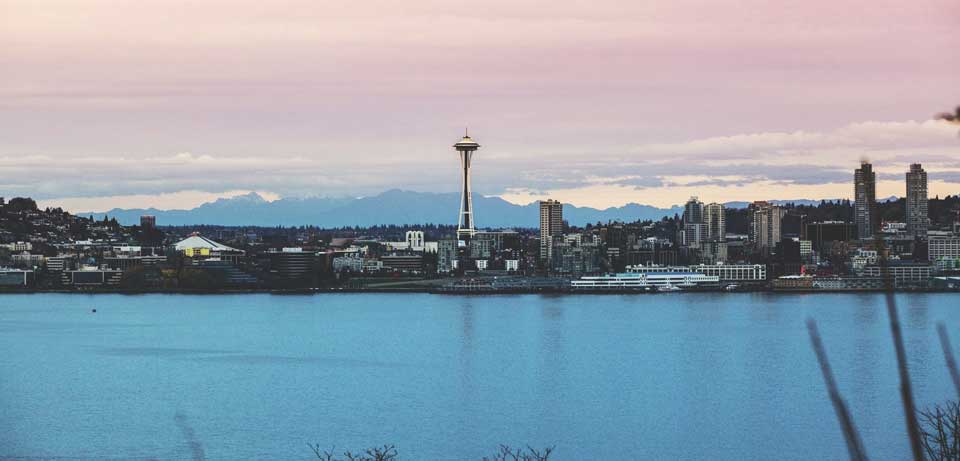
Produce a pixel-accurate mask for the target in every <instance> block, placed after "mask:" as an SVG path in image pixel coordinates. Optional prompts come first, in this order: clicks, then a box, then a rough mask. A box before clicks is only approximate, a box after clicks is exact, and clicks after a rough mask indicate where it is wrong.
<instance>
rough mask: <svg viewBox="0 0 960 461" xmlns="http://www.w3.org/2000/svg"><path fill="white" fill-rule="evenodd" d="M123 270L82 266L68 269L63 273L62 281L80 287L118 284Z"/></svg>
mask: <svg viewBox="0 0 960 461" xmlns="http://www.w3.org/2000/svg"><path fill="white" fill-rule="evenodd" d="M122 277H123V271H121V270H117V269H100V268H97V267H81V268H80V269H77V270H68V271H63V272H62V273H61V276H60V278H61V280H60V281H61V282H62V283H63V284H64V285H73V286H78V287H84V286H87V287H94V286H116V285H119V284H120V279H121V278H122Z"/></svg>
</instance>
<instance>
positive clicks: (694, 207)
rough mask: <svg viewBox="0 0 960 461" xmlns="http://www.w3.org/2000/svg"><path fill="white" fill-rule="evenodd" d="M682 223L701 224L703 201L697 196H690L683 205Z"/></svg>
mask: <svg viewBox="0 0 960 461" xmlns="http://www.w3.org/2000/svg"><path fill="white" fill-rule="evenodd" d="M683 223H684V224H703V202H701V201H700V199H699V198H697V197H690V200H687V204H686V205H684V206H683Z"/></svg>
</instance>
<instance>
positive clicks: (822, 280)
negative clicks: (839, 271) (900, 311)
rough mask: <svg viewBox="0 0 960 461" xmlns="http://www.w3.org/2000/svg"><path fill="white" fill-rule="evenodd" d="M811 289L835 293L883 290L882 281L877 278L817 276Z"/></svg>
mask: <svg viewBox="0 0 960 461" xmlns="http://www.w3.org/2000/svg"><path fill="white" fill-rule="evenodd" d="M813 288H815V289H818V290H836V291H870V290H879V289H882V288H883V279H880V278H878V277H852V276H836V275H834V276H827V277H823V276H817V277H815V278H814V279H813Z"/></svg>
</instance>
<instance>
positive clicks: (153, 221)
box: [140, 180, 926, 229]
mask: <svg viewBox="0 0 960 461" xmlns="http://www.w3.org/2000/svg"><path fill="white" fill-rule="evenodd" d="M924 184H926V180H924ZM924 189H926V188H924ZM155 227H157V217H156V216H153V215H149V214H145V215H143V216H140V228H141V229H153V228H155Z"/></svg>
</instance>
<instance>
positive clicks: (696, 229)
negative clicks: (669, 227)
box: [680, 197, 707, 248]
mask: <svg viewBox="0 0 960 461" xmlns="http://www.w3.org/2000/svg"><path fill="white" fill-rule="evenodd" d="M681 232H682V234H681V239H680V240H681V243H682V244H683V245H684V246H688V247H692V248H699V247H700V243H701V242H703V241H705V240H706V239H707V225H706V223H704V222H703V202H701V201H700V199H698V198H697V197H690V200H687V204H686V205H684V207H683V228H682V230H681Z"/></svg>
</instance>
